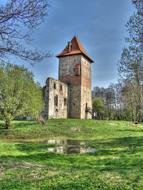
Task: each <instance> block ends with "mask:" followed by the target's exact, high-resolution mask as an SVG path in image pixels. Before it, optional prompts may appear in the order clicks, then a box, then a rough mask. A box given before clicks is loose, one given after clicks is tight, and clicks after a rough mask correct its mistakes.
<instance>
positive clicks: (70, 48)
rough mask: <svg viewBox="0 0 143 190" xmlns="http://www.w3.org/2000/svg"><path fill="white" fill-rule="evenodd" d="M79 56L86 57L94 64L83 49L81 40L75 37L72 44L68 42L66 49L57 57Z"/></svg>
mask: <svg viewBox="0 0 143 190" xmlns="http://www.w3.org/2000/svg"><path fill="white" fill-rule="evenodd" d="M78 54H82V55H84V56H85V57H86V58H87V59H88V60H89V61H90V62H91V63H93V62H94V61H93V60H92V58H91V57H90V56H89V55H88V54H87V52H86V51H85V49H84V48H83V46H82V44H81V42H80V41H79V39H78V38H77V37H76V36H74V37H73V39H72V40H71V41H70V42H68V45H67V46H66V48H65V49H64V50H63V51H62V52H61V53H60V54H58V55H57V57H64V56H68V55H78Z"/></svg>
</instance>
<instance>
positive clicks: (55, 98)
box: [54, 95, 58, 106]
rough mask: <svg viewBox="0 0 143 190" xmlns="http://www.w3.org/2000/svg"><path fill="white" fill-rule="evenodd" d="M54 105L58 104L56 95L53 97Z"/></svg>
mask: <svg viewBox="0 0 143 190" xmlns="http://www.w3.org/2000/svg"><path fill="white" fill-rule="evenodd" d="M54 105H55V106H58V95H56V96H55V97H54Z"/></svg>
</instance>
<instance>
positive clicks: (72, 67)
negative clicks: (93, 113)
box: [59, 55, 81, 118]
mask: <svg viewBox="0 0 143 190" xmlns="http://www.w3.org/2000/svg"><path fill="white" fill-rule="evenodd" d="M80 66H81V55H73V56H66V57H61V58H60V61H59V80H60V81H62V82H64V83H66V84H68V89H69V91H68V97H69V102H68V117H70V118H80V115H81V113H80V112H81V109H80V107H81V75H80V72H81V71H80V69H81V68H80ZM76 69H77V70H76ZM77 71H78V72H79V73H78V72H77Z"/></svg>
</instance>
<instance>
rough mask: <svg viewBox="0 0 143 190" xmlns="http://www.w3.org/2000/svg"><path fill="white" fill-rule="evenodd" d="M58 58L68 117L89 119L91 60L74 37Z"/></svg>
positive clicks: (90, 105)
mask: <svg viewBox="0 0 143 190" xmlns="http://www.w3.org/2000/svg"><path fill="white" fill-rule="evenodd" d="M57 57H58V58H59V80H60V81H61V82H63V83H66V84H68V117H69V118H80V119H85V118H87V119H88V118H89V119H90V118H91V117H92V116H91V114H90V113H88V112H86V108H92V97H91V63H93V60H92V59H91V58H90V56H89V55H88V54H87V53H86V51H85V50H84V48H83V46H82V44H81V43H80V41H79V39H78V38H77V37H76V36H74V37H73V39H72V40H71V41H70V42H68V45H67V46H66V48H65V49H64V50H63V51H62V52H61V53H60V54H58V55H57Z"/></svg>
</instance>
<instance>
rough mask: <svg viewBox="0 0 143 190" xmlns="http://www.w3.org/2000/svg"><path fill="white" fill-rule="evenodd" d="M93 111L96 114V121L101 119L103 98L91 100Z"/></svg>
mask: <svg viewBox="0 0 143 190" xmlns="http://www.w3.org/2000/svg"><path fill="white" fill-rule="evenodd" d="M92 107H93V110H95V112H96V113H97V118H98V119H103V115H104V111H105V107H104V100H103V98H100V97H97V98H94V99H93V105H92Z"/></svg>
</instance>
